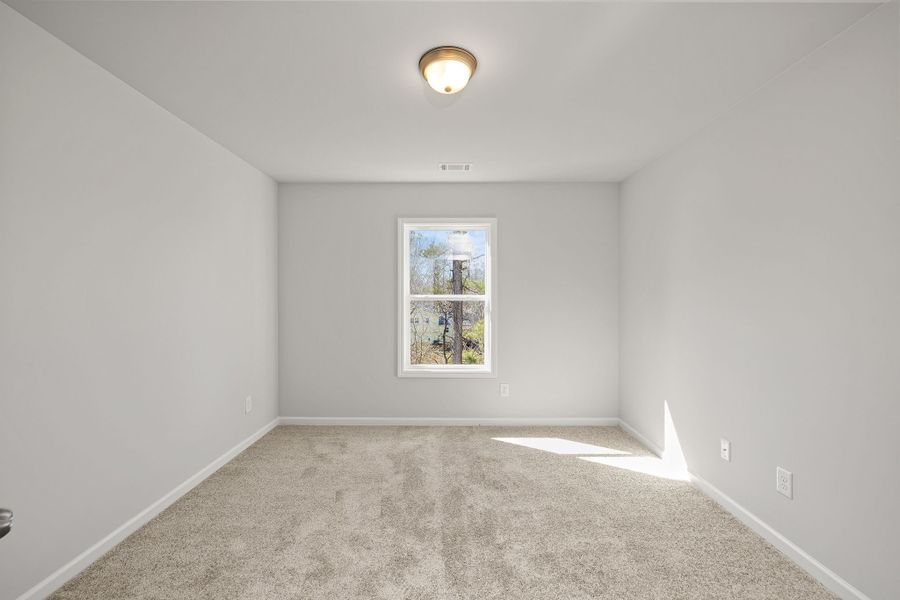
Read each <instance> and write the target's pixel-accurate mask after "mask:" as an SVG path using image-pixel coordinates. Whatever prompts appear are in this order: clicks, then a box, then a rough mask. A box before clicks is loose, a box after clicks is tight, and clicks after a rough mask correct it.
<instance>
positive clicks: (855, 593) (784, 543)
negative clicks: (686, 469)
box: [690, 473, 871, 600]
mask: <svg viewBox="0 0 900 600" xmlns="http://www.w3.org/2000/svg"><path fill="white" fill-rule="evenodd" d="M690 477H691V483H692V484H694V486H695V487H696V488H697V489H698V490H700V491H701V492H703V493H704V494H706V495H707V496H709V497H710V498H712V499H713V500H714V501H715V502H716V503H717V504H719V505H720V506H721V507H722V508H724V509H725V510H727V511H728V512H730V513H731V514H732V515H734V516H735V517H736V518H737V519H738V520H739V521H740V522H741V523H743V524H744V525H746V526H747V527H749V528H750V529H752V530H753V531H755V532H756V533H757V534H759V535H760V536H761V537H762V538H763V539H764V540H766V541H767V542H769V543H770V544H772V545H773V546H775V547H776V548H778V550H780V551H781V552H782V553H783V554H785V555H786V556H787V557H788V558H790V559H791V560H792V561H794V562H795V563H797V565H799V566H800V568H802V569H803V570H804V571H806V572H807V573H809V574H810V575H811V576H812V577H813V578H815V579H816V580H817V581H818V582H819V583H821V584H822V585H824V586H825V587H826V588H828V589H829V590H831V591H832V592H833V593H834V594H836V595H837V596H839V597H840V598H842V599H843V600H871V598H869V597H868V596H866V595H865V594H864V593H862V592H861V591H859V590H858V589H856V588H855V587H853V586H852V585H850V583H848V582H847V581H846V580H844V579H843V578H842V577H840V576H839V575H838V574H837V573H835V572H834V571H832V570H831V569H829V568H828V567H826V566H825V565H823V564H822V563H820V562H819V561H817V560H816V559H815V558H813V557H812V556H810V555H809V554H808V553H807V552H805V551H804V550H803V549H802V548H800V547H799V546H798V545H797V544H795V543H794V542H792V541H790V540H789V539H787V538H786V537H784V536H783V535H781V534H780V533H778V532H777V531H775V530H774V529H773V528H772V527H771V526H769V525H768V524H767V523H765V522H764V521H762V520H761V519H760V518H759V517H757V516H756V515H754V514H753V513H751V512H750V511H749V510H747V509H746V508H744V507H743V506H741V505H740V504H738V503H737V502H735V501H734V500H733V499H732V498H730V497H728V496H726V495H725V494H724V493H723V492H722V491H721V490H720V489H718V488H717V487H715V486H714V485H712V484H711V483H709V482H708V481H706V480H705V479H703V478H702V477H698V476H697V475H694V474H693V473H691V474H690Z"/></svg>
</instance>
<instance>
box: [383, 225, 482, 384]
mask: <svg viewBox="0 0 900 600" xmlns="http://www.w3.org/2000/svg"><path fill="white" fill-rule="evenodd" d="M399 235H400V243H399V248H400V269H399V272H400V318H399V320H398V322H399V323H400V324H401V331H400V335H399V340H400V360H399V369H398V371H399V375H400V376H401V377H492V376H493V374H494V364H495V362H496V361H495V357H494V355H493V349H494V342H495V340H494V339H493V338H494V335H493V332H494V330H495V328H496V314H495V310H494V305H493V299H494V293H495V288H496V285H495V282H496V279H495V277H496V270H495V266H496V263H495V254H494V253H493V252H492V248H493V247H495V245H496V242H497V222H496V219H400V223H399Z"/></svg>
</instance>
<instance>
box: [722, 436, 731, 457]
mask: <svg viewBox="0 0 900 600" xmlns="http://www.w3.org/2000/svg"><path fill="white" fill-rule="evenodd" d="M719 456H721V457H722V460H727V461H728V462H731V442H729V441H728V440H726V439H725V438H722V439H721V440H719Z"/></svg>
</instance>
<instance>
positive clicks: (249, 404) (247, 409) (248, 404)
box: [244, 396, 253, 413]
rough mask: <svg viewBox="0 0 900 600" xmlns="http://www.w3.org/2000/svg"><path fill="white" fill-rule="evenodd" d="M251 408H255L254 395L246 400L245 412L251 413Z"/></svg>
mask: <svg viewBox="0 0 900 600" xmlns="http://www.w3.org/2000/svg"><path fill="white" fill-rule="evenodd" d="M251 410H253V396H247V399H246V400H244V412H245V413H249V412H250V411H251Z"/></svg>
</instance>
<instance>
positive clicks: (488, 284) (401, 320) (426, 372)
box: [397, 217, 497, 378]
mask: <svg viewBox="0 0 900 600" xmlns="http://www.w3.org/2000/svg"><path fill="white" fill-rule="evenodd" d="M413 229H418V230H421V229H433V230H447V229H465V230H468V231H472V230H482V231H485V232H486V233H487V235H486V236H485V238H486V239H485V244H484V270H485V273H484V294H483V295H475V294H437V295H435V294H411V293H410V290H409V232H410V231H411V230H413ZM397 237H398V242H399V243H398V244H397V246H398V262H397V264H398V268H397V275H398V277H397V279H398V280H399V297H398V302H397V304H398V306H399V313H398V319H397V323H398V329H399V332H398V338H397V339H398V346H399V349H398V350H399V352H398V361H397V375H398V376H399V377H432V378H444V377H446V378H492V377H496V376H497V374H496V373H497V354H496V349H497V219H494V218H488V217H482V218H453V219H449V218H447V219H433V218H421V219H420V218H408V217H401V218H400V219H397ZM414 300H425V301H428V300H463V301H472V300H476V301H477V300H482V301H483V302H484V364H483V365H413V364H411V363H410V343H409V342H410V340H409V332H410V323H409V312H410V303H411V302H412V301H414Z"/></svg>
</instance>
